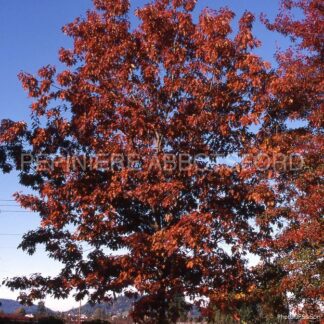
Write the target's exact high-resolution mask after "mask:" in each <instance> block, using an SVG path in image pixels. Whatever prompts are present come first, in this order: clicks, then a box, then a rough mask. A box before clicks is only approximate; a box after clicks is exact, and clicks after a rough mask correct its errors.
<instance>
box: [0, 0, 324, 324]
mask: <svg viewBox="0 0 324 324" xmlns="http://www.w3.org/2000/svg"><path fill="white" fill-rule="evenodd" d="M310 2H311V3H313V2H314V3H315V2H316V1H313V2H312V1H310ZM309 6H310V3H308V2H307V1H306V2H305V4H304V8H305V10H308V8H309ZM94 7H95V9H93V10H91V11H89V12H88V13H87V15H86V17H85V18H84V19H81V18H78V19H76V20H75V21H74V22H73V23H71V24H69V25H67V26H65V27H64V29H63V30H64V32H65V33H66V34H67V35H69V36H70V37H72V38H73V41H74V46H73V48H72V49H61V50H60V52H59V55H60V60H61V61H62V62H63V63H64V64H65V65H66V69H65V70H64V71H60V72H56V70H55V68H54V67H53V66H45V67H43V68H41V69H40V70H39V71H38V75H37V76H34V75H31V74H26V73H23V74H20V79H21V81H22V83H23V86H24V88H25V89H26V90H27V91H28V93H29V96H30V97H31V98H33V103H32V105H31V115H32V122H31V123H30V124H27V123H24V122H13V121H9V120H4V121H2V124H1V132H0V139H1V143H2V146H1V147H0V166H1V167H2V169H3V170H4V171H10V170H11V169H12V168H14V169H16V170H18V171H19V172H20V179H21V180H20V181H21V183H22V184H24V185H25V186H27V187H31V188H32V189H33V190H34V192H35V194H28V195H26V194H23V193H17V194H16V199H17V201H18V202H19V203H20V205H21V206H22V207H24V208H28V209H31V210H32V211H35V212H38V213H39V215H40V217H41V224H40V227H39V228H38V229H37V230H34V231H30V232H29V233H27V234H25V236H24V238H23V241H22V243H21V245H20V247H21V248H22V249H23V250H25V251H27V252H28V253H30V254H33V253H34V252H35V250H36V246H37V245H38V244H43V245H44V246H45V248H46V251H47V252H48V254H49V256H50V257H51V258H54V259H56V260H58V261H60V262H61V263H62V271H61V272H60V273H59V274H58V275H57V277H43V276H42V275H40V274H35V275H33V276H31V277H20V278H13V279H12V280H9V281H8V282H7V285H9V286H10V287H12V288H19V289H22V290H23V292H24V293H23V294H22V295H21V298H22V300H24V301H27V300H34V299H40V298H43V297H44V296H45V295H46V294H50V295H53V296H55V297H57V298H64V297H67V296H68V294H69V293H70V292H72V291H74V292H75V296H76V299H82V298H84V297H87V298H89V299H90V300H91V301H94V302H100V301H105V300H109V299H110V298H111V294H112V293H125V294H127V295H130V296H131V295H135V296H136V297H138V298H137V299H136V302H135V307H134V310H133V313H132V314H133V318H134V319H135V320H138V321H139V320H144V319H146V320H148V321H151V322H153V323H157V322H158V323H165V322H173V321H175V319H176V318H177V317H178V316H179V311H178V310H177V308H173V307H170V305H173V304H175V301H176V300H177V299H178V298H179V296H188V297H191V298H192V299H193V300H195V301H196V302H199V301H206V300H208V301H209V303H210V305H212V306H216V307H218V308H220V309H222V310H223V311H228V312H231V313H232V314H236V312H237V310H238V309H239V308H240V307H241V305H242V303H244V301H248V300H249V302H251V300H252V301H253V298H259V299H260V298H263V297H264V296H265V295H266V294H268V293H269V291H270V292H271V294H273V295H274V296H276V297H278V296H279V297H280V298H281V299H280V300H282V299H283V296H285V293H286V292H287V289H285V288H284V287H283V286H282V283H283V282H287V281H288V282H289V280H290V279H291V276H289V275H288V274H291V269H286V268H285V267H286V264H284V265H282V262H281V261H282V260H283V259H282V258H279V260H278V261H276V262H278V266H277V267H278V269H279V270H280V271H279V270H278V269H277V270H278V271H274V273H276V276H277V275H278V274H279V277H280V280H281V279H282V281H280V280H279V281H278V282H277V281H276V280H274V279H273V277H271V276H270V277H269V276H268V275H264V274H268V273H269V271H266V270H265V268H266V267H267V266H268V263H269V261H270V260H272V261H273V260H274V256H277V255H278V252H280V251H279V250H278V248H279V247H280V248H283V251H284V252H285V253H286V256H285V257H288V258H292V257H295V258H297V257H298V254H297V252H295V251H296V250H293V252H291V251H292V247H293V246H292V244H293V243H294V240H295V237H297V236H294V235H295V234H296V233H303V234H300V235H302V236H303V237H304V236H306V235H308V234H307V233H311V232H310V231H312V230H311V228H310V227H308V224H310V220H313V221H312V223H311V224H312V228H313V229H314V225H316V224H318V221H317V220H318V218H317V216H318V214H317V213H318V210H317V209H316V208H314V209H308V211H305V210H304V211H302V210H300V209H297V207H298V208H304V209H305V208H310V206H314V203H318V202H319V201H320V199H319V198H318V194H319V193H318V191H317V189H316V188H317V187H316V188H315V189H316V190H315V191H314V186H317V181H318V179H319V177H318V176H317V175H315V176H314V177H313V179H314V180H313V181H315V182H316V183H315V182H311V181H310V182H305V179H307V180H308V181H309V178H307V177H308V176H307V175H308V174H309V172H311V171H310V170H306V169H305V170H304V171H303V172H302V173H298V174H297V173H296V171H295V173H294V172H292V171H287V172H286V171H283V170H279V171H280V172H279V173H276V172H277V171H278V170H277V169H276V170H270V169H269V168H267V170H266V171H264V170H265V169H264V168H263V167H262V168H261V171H260V168H257V166H256V165H255V164H252V165H250V164H249V163H244V167H242V166H241V165H237V166H236V167H232V166H230V165H228V163H225V162H224V161H223V160H221V159H219V158H218V156H219V155H222V156H230V155H234V154H235V156H237V157H238V158H239V159H240V158H241V157H243V155H245V154H249V156H251V155H256V154H258V153H260V152H261V153H265V154H267V155H270V156H273V155H274V154H275V153H278V152H281V151H282V153H283V154H285V155H286V156H287V155H289V154H291V153H296V152H295V151H294V150H292V148H295V147H296V146H298V147H299V148H300V149H299V150H298V152H297V153H301V150H304V151H302V153H305V152H306V153H305V154H306V155H307V158H309V159H311V160H312V161H311V162H309V163H310V164H311V165H314V166H315V168H316V170H318V172H321V171H320V169H319V168H318V159H319V157H320V155H319V154H318V152H319V148H320V147H321V146H320V141H321V140H322V137H321V134H320V133H319V131H318V130H319V127H320V125H319V124H318V117H316V116H319V109H318V105H317V101H316V100H317V99H314V100H313V99H310V98H314V96H313V93H315V92H317V91H318V88H316V84H317V83H316V81H315V80H314V79H312V78H313V77H314V75H315V72H316V71H317V68H318V66H317V63H316V59H318V58H316V56H312V58H313V59H314V61H313V63H314V65H311V64H309V62H308V61H307V58H306V57H305V62H304V65H302V66H303V69H304V70H303V71H304V73H303V75H305V76H308V77H309V79H307V80H308V81H309V82H308V81H305V84H306V86H305V87H304V86H302V83H301V80H300V74H298V69H300V65H298V63H297V61H296V60H295V59H294V58H293V57H290V60H288V58H287V55H286V58H285V59H284V58H282V59H281V60H280V63H281V66H280V69H279V70H278V71H273V70H272V71H270V70H269V66H268V64H267V63H265V62H263V61H262V59H261V58H259V57H258V56H257V55H255V54H254V53H253V49H254V48H255V47H257V46H258V45H259V44H260V43H259V41H258V40H257V39H255V38H254V37H253V34H252V31H251V29H252V24H253V20H254V16H253V15H252V13H250V12H246V13H245V14H244V15H243V16H242V17H241V19H240V21H239V28H238V32H237V33H236V35H234V36H233V35H232V29H231V23H232V19H233V17H234V13H233V12H232V11H230V10H229V9H227V8H223V9H220V10H218V11H214V10H211V9H205V10H203V11H202V12H201V13H200V15H199V19H198V21H197V22H195V21H194V19H193V15H192V10H193V9H194V7H195V1H194V0H174V1H168V0H156V1H154V2H152V3H150V4H147V5H144V6H143V7H142V8H140V9H138V10H137V11H136V16H137V17H138V19H139V25H138V26H137V27H136V28H134V27H133V26H131V24H130V18H129V16H128V15H129V2H128V1H126V0H118V1H116V0H115V1H109V0H94ZM314 10H315V9H314ZM280 17H281V18H282V20H280ZM280 17H279V18H278V20H277V21H276V23H275V24H274V25H271V24H270V23H269V27H271V28H277V29H279V30H281V31H284V32H286V33H295V30H296V29H295V27H293V25H292V23H291V25H289V23H288V22H287V19H284V18H283V16H280ZM282 26H283V27H282ZM305 26H306V27H305V29H306V28H308V27H307V25H305ZM299 30H302V27H300V29H299ZM301 32H302V31H301ZM297 33H298V32H297ZM297 36H300V35H297ZM314 39H315V38H314ZM304 42H305V46H306V47H307V46H313V45H309V44H308V40H307V39H306V38H305V41H304ZM314 46H315V45H314ZM311 81H312V82H313V83H310V82H311ZM291 118H297V119H300V118H302V119H307V120H308V121H309V124H308V126H307V127H306V128H302V129H299V130H297V131H291V130H289V129H288V128H287V127H286V126H285V122H286V121H287V120H289V119H291ZM257 123H259V124H260V126H259V128H254V127H251V126H252V125H253V124H257ZM296 136H298V145H296ZM22 154H25V155H22ZM28 154H30V155H32V156H33V157H35V156H38V157H39V156H44V159H45V157H48V156H49V155H50V156H51V159H52V161H54V162H55V163H52V165H51V166H50V167H48V165H45V166H44V165H43V167H40V166H39V163H37V161H36V160H32V161H31V163H24V164H23V165H22V163H21V159H22V157H23V159H25V158H26V157H27V156H29V155H28ZM197 155H199V157H200V158H199V159H196V160H195V161H194V162H195V163H189V164H188V163H181V164H180V163H179V161H182V162H183V157H184V156H185V157H187V156H190V157H197ZM202 155H204V157H205V158H202ZM116 156H118V160H116V159H114V163H113V164H110V167H107V164H105V163H102V157H104V160H109V161H111V158H113V157H116ZM71 157H77V158H78V160H77V162H78V163H72V164H73V165H72V167H71V163H70V162H71ZM98 157H101V158H100V160H101V161H100V162H101V163H100V165H98ZM314 159H315V160H314ZM72 160H73V159H72ZM73 161H75V160H73ZM80 161H81V163H80ZM94 161H96V163H95V162H94ZM82 162H83V163H85V165H83V163H82ZM191 162H193V161H191ZM103 166H105V167H103ZM269 178H271V181H269ZM299 185H300V186H304V187H303V188H299ZM318 185H320V184H318ZM275 186H277V188H278V189H275ZM305 186H306V187H305ZM321 188H322V187H321ZM301 190H304V191H303V193H302V194H301ZM309 192H312V193H314V195H315V196H312V195H313V194H312V195H307V193H309ZM315 192H316V194H315ZM316 195H317V196H316ZM305 196H306V197H305ZM316 197H317V198H316ZM289 204H290V205H289ZM291 204H294V207H291ZM305 206H309V207H305ZM316 206H317V205H316ZM315 209H316V210H315ZM283 218H284V219H285V221H284V224H285V225H286V227H285V232H284V233H283V234H281V236H279V237H278V239H276V237H275V236H274V234H273V232H274V225H278V224H279V225H280V223H281V222H282V219H283ZM297 219H298V222H297ZM301 219H303V220H305V221H303V222H302V221H301ZM308 220H309V221H308ZM287 224H288V225H287ZM296 224H297V225H298V226H299V227H298V226H297V227H296ZM256 225H257V226H256ZM307 229H309V232H307ZM299 230H300V231H299ZM276 233H277V232H276ZM294 233H295V234H294ZM296 235H297V234H296ZM298 235H299V234H298ZM298 237H299V236H298ZM301 241H302V237H301V236H300V238H299V240H298V241H296V242H295V243H294V244H295V245H296V244H297V243H298V244H299V243H300V242H301ZM304 241H305V240H304ZM304 241H303V242H304ZM309 241H311V242H313V243H314V244H317V241H316V238H314V240H313V239H312V238H310V239H309ZM313 243H312V244H313ZM295 245H294V246H295ZM304 247H305V248H308V247H309V245H307V244H306V245H300V244H299V245H298V249H303V248H304ZM89 248H90V250H89ZM297 251H298V250H297ZM248 252H252V253H254V254H256V255H259V256H260V257H261V259H262V260H263V262H262V264H261V266H260V267H261V271H260V269H254V270H251V269H250V268H249V267H248V264H247V253H248ZM295 260H296V264H297V262H298V260H297V259H295ZM280 262H281V263H280ZM279 277H278V278H279ZM269 278H270V279H269ZM275 278H277V277H275ZM309 278H313V277H311V276H310V277H309ZM267 280H268V283H269V282H271V280H272V282H276V283H278V286H279V287H277V286H276V287H272V288H273V289H270V290H269V289H265V288H264V287H267V285H265V284H264V283H265V282H266V281H267ZM273 280H274V281H273ZM280 284H281V285H280ZM286 288H287V287H286ZM290 289H293V287H292V286H290ZM295 295H296V294H295ZM249 296H250V297H249ZM256 296H257V297H256ZM310 297H311V296H310ZM249 298H250V299H249Z"/></svg>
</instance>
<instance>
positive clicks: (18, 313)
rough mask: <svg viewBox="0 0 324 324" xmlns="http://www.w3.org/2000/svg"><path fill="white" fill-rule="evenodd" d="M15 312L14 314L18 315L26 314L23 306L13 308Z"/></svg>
mask: <svg viewBox="0 0 324 324" xmlns="http://www.w3.org/2000/svg"><path fill="white" fill-rule="evenodd" d="M15 314H16V315H20V316H25V315H26V310H25V308H24V307H19V308H17V309H16V310H15Z"/></svg>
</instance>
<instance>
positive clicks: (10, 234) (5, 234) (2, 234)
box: [0, 233, 24, 236]
mask: <svg viewBox="0 0 324 324" xmlns="http://www.w3.org/2000/svg"><path fill="white" fill-rule="evenodd" d="M22 235H24V234H16V233H0V236H22Z"/></svg>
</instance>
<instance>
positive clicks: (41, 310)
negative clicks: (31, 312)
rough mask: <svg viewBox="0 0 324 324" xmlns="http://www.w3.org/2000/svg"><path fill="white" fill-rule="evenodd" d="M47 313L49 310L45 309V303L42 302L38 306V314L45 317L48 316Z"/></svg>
mask: <svg viewBox="0 0 324 324" xmlns="http://www.w3.org/2000/svg"><path fill="white" fill-rule="evenodd" d="M46 313H47V310H46V307H45V303H44V302H43V301H40V302H39V303H38V304H37V314H38V315H40V316H44V315H46Z"/></svg>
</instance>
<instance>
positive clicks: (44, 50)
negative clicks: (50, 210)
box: [0, 0, 287, 310]
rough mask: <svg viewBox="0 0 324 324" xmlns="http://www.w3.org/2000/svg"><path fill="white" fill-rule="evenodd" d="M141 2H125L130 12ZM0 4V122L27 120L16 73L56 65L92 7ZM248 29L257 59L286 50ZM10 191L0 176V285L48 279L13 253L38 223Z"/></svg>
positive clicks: (205, 2) (48, 1)
mask: <svg viewBox="0 0 324 324" xmlns="http://www.w3.org/2000/svg"><path fill="white" fill-rule="evenodd" d="M144 2H145V1H139V0H131V4H132V7H133V8H136V7H139V6H141V5H142V4H143V3H144ZM0 4H1V9H0V44H1V51H0V73H1V74H0V119H2V118H10V119H13V120H28V119H29V110H28V107H29V105H30V104H31V102H30V100H29V99H28V98H27V95H26V93H25V92H24V91H23V89H22V87H21V85H20V82H19V81H18V78H17V74H18V73H19V71H27V72H30V73H34V72H36V71H37V69H38V68H40V67H41V66H43V65H46V64H55V65H57V66H59V63H58V59H57V51H58V49H59V48H60V47H62V46H63V47H70V46H71V39H69V38H67V37H66V36H65V35H64V34H63V33H62V32H61V27H62V26H63V25H64V24H66V23H68V22H70V21H72V20H73V19H74V18H75V17H77V16H79V15H83V14H84V13H85V11H86V10H87V9H89V8H91V6H92V4H91V1H90V0H68V1H66V0H56V1H53V0H28V1H22V0H1V1H0ZM278 4H279V0H263V1H260V0H198V5H197V10H196V11H199V10H201V9H202V8H203V7H205V6H208V7H210V8H213V9H217V8H219V7H221V6H228V7H230V8H231V9H233V10H234V12H235V13H236V14H237V17H239V16H240V15H241V14H242V13H243V12H244V11H245V10H246V9H248V10H250V11H252V12H254V13H255V14H256V15H257V16H259V14H260V13H261V12H266V13H267V14H268V16H269V17H270V18H271V17H274V15H275V13H276V12H277V10H278ZM134 22H135V21H134V20H133V23H134ZM254 30H255V34H256V35H257V36H258V37H259V38H260V39H261V40H263V45H262V47H261V48H260V49H258V50H257V54H259V55H261V56H262V57H263V58H264V59H265V60H267V61H269V62H272V63H273V54H274V52H275V50H276V47H277V46H281V47H286V46H287V40H286V39H284V38H283V37H281V36H280V35H278V34H275V33H270V32H269V31H267V30H266V29H265V27H264V26H263V25H262V24H260V23H259V22H258V21H257V22H256V24H255V29H254ZM16 191H26V190H25V189H24V188H22V187H21V186H19V183H18V179H17V175H15V174H10V175H2V174H0V224H1V225H0V282H1V281H2V279H3V278H5V277H12V276H16V275H28V274H31V273H35V272H41V273H43V274H44V275H53V274H55V273H57V272H58V270H59V268H60V265H59V264H57V263H54V262H53V261H51V260H49V259H48V258H47V256H46V253H45V252H44V251H42V250H40V251H39V252H37V253H36V254H35V255H34V256H32V257H30V256H28V255H26V254H24V253H23V252H21V251H20V250H17V249H16V247H17V245H18V244H19V242H20V239H21V234H22V233H24V232H26V231H28V230H31V229H34V228H36V227H37V225H38V221H39V218H38V216H37V215H35V214H32V213H24V212H15V211H18V210H19V208H18V207H15V206H14V205H16V203H15V202H14V201H5V200H11V199H13V198H12V194H13V193H14V192H16ZM5 205H13V206H5ZM7 211H11V212H7ZM16 297H17V293H16V292H10V291H9V290H8V289H6V288H5V287H0V298H13V299H15V298H16ZM46 305H47V306H48V307H51V308H52V309H56V310H67V309H69V308H71V307H73V306H75V307H76V306H77V303H75V302H73V300H72V299H69V300H68V301H57V300H53V299H52V298H48V299H47V300H46Z"/></svg>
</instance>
